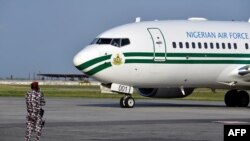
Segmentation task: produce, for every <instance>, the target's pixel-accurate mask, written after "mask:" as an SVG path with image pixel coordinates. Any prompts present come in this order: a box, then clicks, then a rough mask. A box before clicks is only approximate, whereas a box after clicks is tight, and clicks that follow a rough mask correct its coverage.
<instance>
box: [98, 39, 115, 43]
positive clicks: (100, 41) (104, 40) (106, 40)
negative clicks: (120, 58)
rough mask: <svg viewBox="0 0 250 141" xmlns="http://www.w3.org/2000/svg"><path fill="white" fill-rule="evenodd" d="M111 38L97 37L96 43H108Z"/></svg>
mask: <svg viewBox="0 0 250 141" xmlns="http://www.w3.org/2000/svg"><path fill="white" fill-rule="evenodd" d="M111 41H112V39H110V38H99V39H98V40H97V42H96V44H110V43H111Z"/></svg>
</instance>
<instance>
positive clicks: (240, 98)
mask: <svg viewBox="0 0 250 141" xmlns="http://www.w3.org/2000/svg"><path fill="white" fill-rule="evenodd" d="M225 104H226V106H228V107H237V106H238V107H247V106H248V104H249V95H248V93H247V92H246V91H238V90H236V89H233V90H230V91H228V92H227V93H226V95H225Z"/></svg>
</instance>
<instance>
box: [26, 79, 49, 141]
mask: <svg viewBox="0 0 250 141" xmlns="http://www.w3.org/2000/svg"><path fill="white" fill-rule="evenodd" d="M25 99H26V106H27V116H26V119H27V122H26V126H27V129H26V135H25V141H30V139H31V134H32V132H35V134H36V141H39V140H40V137H41V131H42V127H43V125H44V121H43V120H42V116H43V112H44V111H43V109H42V106H45V100H44V96H43V93H42V92H40V88H39V85H38V82H32V83H31V90H30V91H28V92H27V93H26V96H25Z"/></svg>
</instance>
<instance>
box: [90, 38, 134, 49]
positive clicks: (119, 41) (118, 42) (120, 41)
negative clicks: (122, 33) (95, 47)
mask: <svg viewBox="0 0 250 141" xmlns="http://www.w3.org/2000/svg"><path fill="white" fill-rule="evenodd" d="M90 44H91V45H92V44H100V45H102V44H106V45H107V44H111V45H113V46H116V47H122V46H126V45H129V44H130V41H129V39H128V38H113V39H112V38H96V39H94V40H93V41H92V42H91V43H90Z"/></svg>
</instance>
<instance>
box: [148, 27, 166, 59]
mask: <svg viewBox="0 0 250 141" xmlns="http://www.w3.org/2000/svg"><path fill="white" fill-rule="evenodd" d="M148 32H149V34H150V36H151V38H152V41H153V48H154V60H155V61H165V60H166V53H167V51H166V43H165V39H164V36H163V34H162V32H161V30H160V29H159V28H148Z"/></svg>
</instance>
